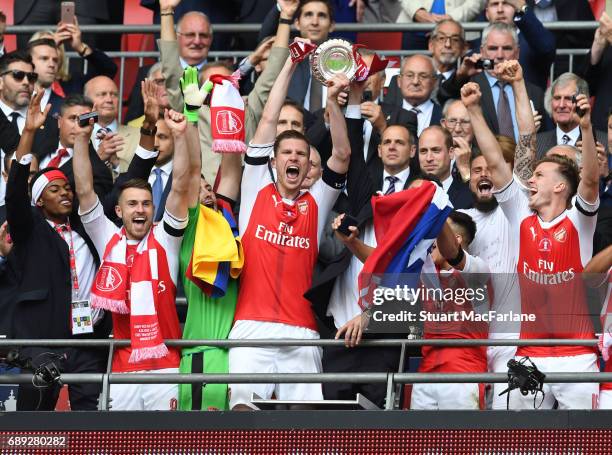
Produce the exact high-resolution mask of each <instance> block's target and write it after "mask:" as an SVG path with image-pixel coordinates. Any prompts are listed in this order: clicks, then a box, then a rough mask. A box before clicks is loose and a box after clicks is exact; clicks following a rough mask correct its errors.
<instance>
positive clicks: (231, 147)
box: [210, 72, 246, 153]
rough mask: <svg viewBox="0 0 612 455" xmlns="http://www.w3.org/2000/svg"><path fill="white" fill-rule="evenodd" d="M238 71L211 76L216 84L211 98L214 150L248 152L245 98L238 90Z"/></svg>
mask: <svg viewBox="0 0 612 455" xmlns="http://www.w3.org/2000/svg"><path fill="white" fill-rule="evenodd" d="M236 73H237V72H236ZM236 73H234V74H232V75H231V76H222V75H220V74H214V75H212V76H211V77H210V81H211V82H212V83H213V84H215V85H214V88H213V92H212V97H211V100H210V126H211V131H212V138H213V143H212V149H213V151H214V152H219V153H227V152H230V153H245V152H246V145H245V143H244V100H243V99H242V97H241V96H240V92H239V91H238V80H239V79H240V76H239V73H238V74H236Z"/></svg>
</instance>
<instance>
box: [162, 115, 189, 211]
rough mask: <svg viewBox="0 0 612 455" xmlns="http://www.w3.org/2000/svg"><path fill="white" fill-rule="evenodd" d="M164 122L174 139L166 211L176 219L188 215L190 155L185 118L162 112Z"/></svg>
mask: <svg viewBox="0 0 612 455" xmlns="http://www.w3.org/2000/svg"><path fill="white" fill-rule="evenodd" d="M164 120H165V121H166V124H167V125H168V127H169V128H170V130H171V131H172V137H173V138H174V160H173V164H172V188H171V189H170V194H168V199H167V200H166V211H167V212H169V213H170V214H171V215H172V216H174V217H175V218H178V219H185V218H187V215H188V207H187V206H188V202H189V200H188V199H189V174H190V161H191V160H190V153H189V143H188V140H187V137H186V136H187V135H186V131H187V118H186V117H185V116H184V115H183V114H180V113H178V112H176V111H172V110H171V111H168V110H166V111H165V112H164Z"/></svg>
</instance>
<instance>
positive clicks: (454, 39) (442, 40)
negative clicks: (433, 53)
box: [432, 35, 463, 46]
mask: <svg viewBox="0 0 612 455" xmlns="http://www.w3.org/2000/svg"><path fill="white" fill-rule="evenodd" d="M432 39H433V40H434V41H435V42H436V43H438V44H446V41H447V40H448V41H450V43H451V46H458V45H460V44H461V43H463V38H461V37H460V36H457V35H453V36H446V35H436V36H434V37H433V38H432Z"/></svg>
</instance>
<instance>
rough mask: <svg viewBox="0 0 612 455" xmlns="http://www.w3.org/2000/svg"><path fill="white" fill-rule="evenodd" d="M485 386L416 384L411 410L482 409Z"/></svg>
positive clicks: (413, 389)
mask: <svg viewBox="0 0 612 455" xmlns="http://www.w3.org/2000/svg"><path fill="white" fill-rule="evenodd" d="M483 407H484V384H475V383H473V384H423V383H420V384H414V385H413V386H412V395H411V397H410V409H427V410H434V409H482V408H483Z"/></svg>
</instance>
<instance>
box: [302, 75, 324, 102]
mask: <svg viewBox="0 0 612 455" xmlns="http://www.w3.org/2000/svg"><path fill="white" fill-rule="evenodd" d="M311 85H312V76H311V77H310V82H308V90H306V96H305V97H304V109H306V110H307V111H310V86H311ZM321 97H322V100H321V107H322V108H323V109H325V105H326V104H327V87H326V86H325V85H323V86H322V87H321Z"/></svg>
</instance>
